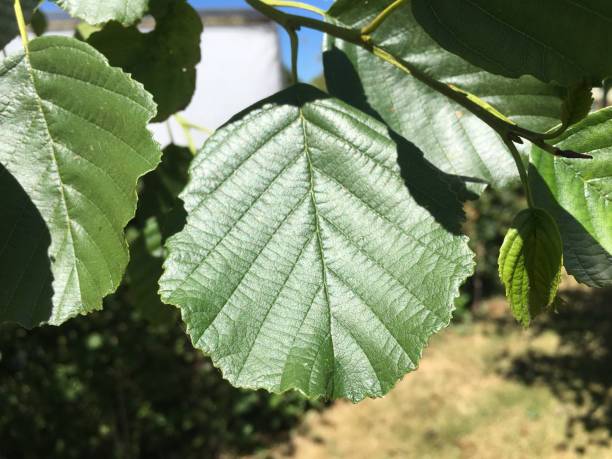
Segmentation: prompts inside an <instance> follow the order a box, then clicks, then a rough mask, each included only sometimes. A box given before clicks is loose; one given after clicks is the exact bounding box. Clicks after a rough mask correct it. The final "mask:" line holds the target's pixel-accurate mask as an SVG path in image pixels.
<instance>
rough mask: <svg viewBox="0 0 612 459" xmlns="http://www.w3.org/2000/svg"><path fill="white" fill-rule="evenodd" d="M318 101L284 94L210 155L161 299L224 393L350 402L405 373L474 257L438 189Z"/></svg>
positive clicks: (443, 316) (329, 102)
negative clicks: (295, 394) (211, 365)
mask: <svg viewBox="0 0 612 459" xmlns="http://www.w3.org/2000/svg"><path fill="white" fill-rule="evenodd" d="M328 97H329V96H327V95H326V94H324V93H322V92H320V91H318V90H316V89H315V88H313V87H309V86H294V87H292V88H290V89H289V90H287V91H285V92H282V93H280V94H277V95H276V96H274V97H272V98H271V99H268V100H267V101H264V103H263V104H262V105H261V106H260V107H258V108H255V109H249V110H247V112H248V113H247V114H246V115H244V116H243V117H239V118H237V119H235V120H234V121H233V122H231V123H230V124H228V125H226V126H225V127H224V128H223V129H221V130H219V131H218V132H217V133H216V134H215V135H214V136H213V137H212V138H211V139H210V140H209V141H208V142H207V143H206V145H205V146H204V148H203V149H202V150H201V151H200V152H199V154H198V156H197V157H196V159H195V161H194V164H193V165H192V168H191V176H192V180H191V182H190V184H189V186H188V187H187V189H186V190H185V192H184V193H183V194H182V198H183V199H184V201H185V206H186V210H187V212H188V214H189V217H188V220H187V226H186V227H185V229H184V230H183V232H181V233H180V234H179V235H178V236H175V237H174V238H172V239H171V240H170V241H169V242H168V248H169V256H168V259H167V261H166V263H165V273H164V276H163V277H162V279H161V281H160V286H161V289H160V293H161V296H162V299H163V300H164V301H166V302H168V303H172V304H176V305H177V306H180V307H181V312H182V316H183V320H184V321H185V323H186V324H187V332H188V333H189V334H190V335H191V337H192V340H193V343H194V345H195V346H197V347H199V348H201V349H202V350H203V351H204V352H205V353H207V354H209V355H211V357H212V359H213V361H214V362H215V364H216V365H217V366H219V368H220V369H221V370H222V371H223V373H224V376H225V377H226V378H227V379H228V380H229V381H230V382H232V383H233V384H235V385H237V386H240V387H253V388H259V387H263V388H266V389H268V390H271V391H274V392H277V391H285V390H287V389H291V388H296V389H299V390H300V391H301V392H303V393H305V394H307V395H309V396H311V397H330V398H337V397H348V398H350V399H351V400H353V401H357V400H361V399H362V398H364V397H367V396H381V395H384V394H385V393H386V392H387V391H388V390H389V389H390V388H391V387H392V386H393V385H394V384H395V382H396V381H397V380H398V379H399V378H400V377H401V376H403V375H404V373H406V372H407V371H409V370H412V369H414V368H415V367H416V365H417V363H418V360H419V358H420V355H421V352H422V348H423V346H424V345H425V343H426V341H427V338H428V337H429V335H431V334H432V333H433V332H435V331H437V330H439V329H440V328H442V327H443V326H445V325H447V324H448V322H449V320H450V314H451V310H452V305H453V299H454V297H455V296H456V295H457V290H458V287H459V285H460V284H461V283H462V282H463V281H464V280H465V278H466V277H467V276H468V275H469V274H470V273H471V270H472V266H471V265H472V262H471V258H472V255H471V253H470V251H469V250H468V248H467V244H466V241H465V239H464V238H462V237H458V236H455V235H453V234H452V231H453V229H455V228H456V223H457V222H456V221H455V219H456V218H457V217H458V216H459V217H460V215H456V214H453V213H452V212H453V208H452V205H453V204H452V203H453V201H455V205H456V206H458V202H457V201H456V199H457V198H456V197H455V195H454V194H452V193H450V189H449V185H448V183H447V182H445V181H444V179H443V177H442V176H441V175H440V174H439V173H436V171H435V169H433V168H431V167H430V166H429V165H428V164H427V163H424V162H423V161H422V159H421V157H420V153H419V152H418V151H416V150H414V149H413V148H409V147H408V146H407V145H406V144H405V143H404V142H401V141H397V142H396V141H395V140H394V139H393V138H392V137H390V136H389V134H388V133H387V131H386V127H385V126H384V125H382V124H381V123H379V122H377V121H376V120H374V119H371V118H369V117H368V116H367V115H365V114H363V113H361V112H359V111H357V110H355V109H354V108H352V107H350V106H348V105H346V104H344V103H341V102H340V101H338V100H336V99H330V98H328ZM254 132H258V134H259V135H258V136H253V135H252V133H254ZM398 155H399V156H400V160H401V161H402V162H403V164H402V167H403V168H404V170H405V172H406V174H407V176H408V178H409V183H408V188H406V187H405V186H404V182H403V179H402V176H401V170H400V167H399V166H398V164H397V157H398ZM439 202H446V203H447V205H448V204H450V206H449V207H448V208H444V207H440V206H439V204H438V203H439ZM283 343H284V344H283ZM271 357H273V358H271Z"/></svg>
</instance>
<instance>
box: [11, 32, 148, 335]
mask: <svg viewBox="0 0 612 459" xmlns="http://www.w3.org/2000/svg"><path fill="white" fill-rule="evenodd" d="M0 100H2V101H3V105H2V110H0V138H1V139H2V143H0V163H1V164H2V166H3V167H4V168H6V170H7V171H8V172H9V173H10V174H11V175H12V178H11V177H10V176H9V175H8V174H3V175H2V177H3V179H4V180H5V181H7V182H9V183H6V184H3V187H8V188H10V189H11V194H10V196H19V199H20V200H21V201H23V202H24V203H25V204H24V205H25V207H24V211H23V213H22V212H19V210H18V209H16V208H12V206H13V204H14V203H13V202H11V198H10V197H9V198H8V200H7V202H8V203H10V205H9V206H8V209H7V206H5V205H2V206H0V213H1V215H0V221H2V226H1V227H0V230H1V232H0V239H1V240H2V241H4V244H5V247H7V248H8V249H9V250H5V251H4V253H2V262H1V263H0V273H1V274H0V279H2V288H1V289H0V317H1V318H2V319H3V320H10V321H16V322H18V323H20V324H22V325H24V326H26V327H33V326H35V325H38V324H40V323H45V322H48V323H51V324H55V325H59V324H61V323H62V322H64V321H65V320H67V319H69V318H71V317H74V316H75V315H77V314H81V313H85V312H89V311H92V310H95V309H99V308H100V307H101V306H102V298H104V296H106V295H107V294H109V293H112V292H113V291H115V289H116V288H117V286H118V285H119V283H120V281H121V278H122V276H123V271H124V269H125V266H126V264H127V261H128V250H127V242H126V241H125V237H124V235H123V229H124V227H125V225H126V224H127V222H128V221H129V220H130V219H131V218H132V216H133V215H134V210H135V207H136V193H135V191H136V181H137V179H138V177H139V176H141V175H143V174H144V173H146V172H148V171H149V170H151V169H154V168H155V166H156V165H157V162H158V161H159V156H160V152H159V148H158V147H157V145H156V144H155V142H153V140H152V139H151V135H150V134H149V132H148V131H147V129H146V124H147V122H148V121H149V120H150V119H151V118H152V117H153V115H154V114H155V104H154V103H153V101H152V100H151V97H150V95H148V94H147V93H146V92H145V91H144V90H143V89H142V87H141V86H140V85H138V84H137V83H135V82H134V81H132V80H131V79H130V78H129V77H128V76H127V75H125V74H124V73H122V72H121V71H119V70H117V69H113V68H111V67H109V66H108V63H107V62H106V60H105V59H104V58H103V56H102V55H100V54H99V53H98V52H97V51H95V50H94V49H93V48H91V47H90V46H88V45H86V44H84V43H81V42H79V41H77V40H75V39H72V38H65V37H48V38H47V37H44V38H38V39H36V40H34V41H33V42H31V43H30V49H29V53H28V54H23V53H20V54H17V55H15V56H13V57H11V58H9V59H7V60H5V61H4V62H3V63H2V65H1V66H0ZM117 112H120V113H121V116H120V117H117V116H116V113H117ZM92 139H95V142H92ZM13 178H14V179H15V180H16V181H17V182H18V183H16V182H15V181H14V180H13ZM26 222H27V223H26ZM47 251H48V254H47Z"/></svg>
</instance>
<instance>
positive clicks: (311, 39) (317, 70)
mask: <svg viewBox="0 0 612 459" xmlns="http://www.w3.org/2000/svg"><path fill="white" fill-rule="evenodd" d="M101 1H103V0H101ZM305 1H306V2H307V3H310V4H311V5H315V6H318V7H319V8H323V9H327V8H329V7H330V6H331V4H332V3H333V0H305ZM191 4H192V5H194V6H196V7H198V8H205V9H239V8H250V7H249V6H248V5H247V4H246V2H245V1H244V0H192V1H191ZM43 8H44V9H45V10H50V11H52V10H54V9H57V7H56V6H54V5H52V4H49V3H48V2H47V3H46V4H45V6H44V7H43ZM297 12H298V13H299V14H302V15H311V16H314V17H316V15H314V14H310V13H308V12H305V11H301V10H300V11H297ZM279 33H280V37H281V46H282V49H283V59H284V61H285V65H287V66H289V65H290V62H291V49H290V46H289V38H288V37H287V34H286V33H285V32H284V31H283V30H280V31H279ZM299 36H300V60H299V70H300V79H301V80H302V81H305V82H308V81H310V80H312V79H313V78H315V77H317V76H318V75H320V74H321V72H322V62H321V40H322V34H321V33H319V32H317V31H314V30H310V29H306V30H302V31H300V32H299Z"/></svg>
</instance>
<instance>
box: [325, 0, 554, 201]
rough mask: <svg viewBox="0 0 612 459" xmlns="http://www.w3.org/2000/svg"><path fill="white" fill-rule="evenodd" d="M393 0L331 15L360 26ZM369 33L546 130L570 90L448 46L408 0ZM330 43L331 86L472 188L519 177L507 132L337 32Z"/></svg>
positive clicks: (344, 4)
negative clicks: (478, 62)
mask: <svg viewBox="0 0 612 459" xmlns="http://www.w3.org/2000/svg"><path fill="white" fill-rule="evenodd" d="M390 3H391V0H373V1H368V2H367V4H364V2H355V1H352V0H340V1H338V2H336V3H335V4H334V6H333V7H332V8H331V10H330V15H331V16H332V17H333V18H335V20H337V21H339V22H341V23H343V24H345V25H347V26H350V27H354V28H359V27H363V26H364V25H365V24H367V23H368V22H369V21H370V20H371V19H372V18H374V17H375V16H376V15H377V14H378V13H380V12H381V11H382V10H383V9H384V8H385V7H386V6H388V5H389V4H390ZM372 39H373V41H374V43H375V44H376V45H378V46H380V47H382V48H383V49H385V50H386V51H388V52H390V53H392V54H393V55H394V56H397V57H399V58H402V59H403V60H405V61H407V62H409V63H410V64H411V65H413V66H415V67H417V68H419V69H420V70H422V71H424V72H426V73H427V74H428V75H429V76H430V77H432V78H434V79H436V80H439V81H441V82H444V83H447V84H453V85H455V86H458V87H460V88H461V89H463V90H465V91H467V92H469V93H472V94H475V95H477V96H479V97H481V98H482V99H483V100H485V101H486V102H488V103H489V104H491V105H492V106H494V107H495V108H496V109H497V110H499V111H500V112H502V113H503V114H504V115H506V116H507V117H509V118H510V119H511V120H512V121H513V122H516V123H517V124H520V125H522V126H523V127H527V128H530V129H534V130H538V131H546V130H548V129H550V128H551V127H553V126H555V125H557V124H558V123H559V122H560V120H561V112H562V104H563V96H564V92H565V91H563V90H561V89H560V88H557V87H554V86H551V85H547V84H544V83H541V82H539V81H537V80H536V79H535V78H531V77H524V78H521V79H519V80H512V79H508V78H504V77H500V76H496V75H492V74H490V73H487V72H484V71H482V70H480V69H478V68H477V67H474V66H473V65H471V64H469V63H468V62H466V61H465V60H463V59H461V58H460V57H458V56H455V55H453V54H451V53H449V52H447V51H445V50H444V49H442V48H441V47H440V46H439V45H437V44H436V43H435V42H434V41H433V40H432V39H431V38H430V37H429V36H428V35H427V34H426V33H425V31H424V30H423V29H422V28H421V27H420V26H419V25H418V23H417V22H416V21H415V19H414V16H413V15H412V11H411V8H410V3H409V2H408V3H406V4H405V5H404V6H401V7H399V8H397V9H396V10H395V11H394V12H393V13H392V15H391V16H390V17H389V18H388V19H387V20H386V21H385V22H384V23H383V25H382V26H381V27H380V28H379V29H378V30H377V31H376V33H374V34H373V35H372ZM326 47H327V49H328V51H327V52H326V54H325V59H324V64H325V75H326V79H327V84H328V89H329V91H330V92H331V93H332V94H333V95H335V96H337V97H340V98H341V99H343V100H345V101H347V102H349V103H351V104H352V105H355V106H357V107H359V108H361V109H362V110H365V111H367V112H369V113H371V114H372V115H373V116H376V117H378V118H380V119H382V120H383V121H384V122H385V123H387V124H388V125H389V126H390V127H391V128H392V129H393V130H395V131H396V132H398V133H399V134H400V135H402V136H404V137H405V138H407V139H409V140H410V141H411V142H413V143H415V145H417V146H418V147H419V148H420V149H421V150H423V152H424V153H425V155H426V156H427V158H428V160H429V161H431V162H432V163H433V164H434V165H436V166H437V167H439V168H440V169H442V170H443V171H445V172H446V173H449V174H454V175H458V176H462V177H465V178H466V181H467V182H468V183H470V182H471V183H472V186H471V188H472V189H482V188H483V186H482V183H483V182H484V183H490V184H493V185H495V186H503V185H506V184H507V183H508V182H511V181H514V180H516V179H517V172H516V167H515V165H514V162H513V160H512V156H511V155H510V153H509V152H508V151H507V149H506V146H505V145H504V143H503V142H502V140H501V139H500V138H499V136H498V135H497V134H496V133H495V131H493V130H492V129H491V128H489V127H488V126H487V125H486V124H485V123H483V122H482V121H480V120H479V119H478V118H477V117H476V116H474V115H472V114H471V113H470V112H468V111H467V110H466V109H465V108H463V107H462V106H460V105H459V104H457V103H455V102H453V101H451V100H450V99H448V98H447V97H446V96H443V95H441V94H440V93H438V92H436V91H434V90H433V89H430V88H429V87H428V86H427V85H425V84H424V83H421V82H420V81H418V80H417V79H416V78H414V77H412V76H411V75H409V74H406V73H405V72H403V71H401V70H400V69H397V68H396V67H394V66H392V65H391V64H389V63H387V62H384V61H382V60H381V59H379V58H378V57H376V56H374V55H372V53H370V52H368V51H366V50H364V49H362V48H360V47H357V46H355V45H351V44H349V43H346V42H343V41H341V40H336V39H333V38H328V39H327V45H326Z"/></svg>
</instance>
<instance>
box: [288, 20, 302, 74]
mask: <svg viewBox="0 0 612 459" xmlns="http://www.w3.org/2000/svg"><path fill="white" fill-rule="evenodd" d="M287 33H288V34H289V39H290V40H291V78H292V80H293V84H297V83H298V81H299V80H298V57H299V52H300V43H299V38H298V34H297V31H296V30H295V29H287Z"/></svg>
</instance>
